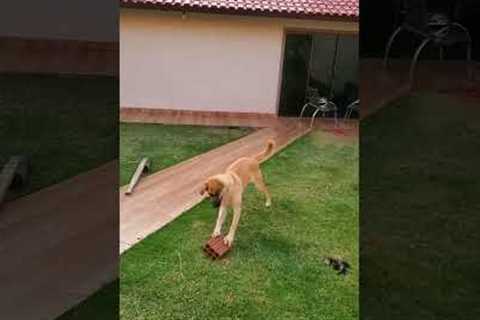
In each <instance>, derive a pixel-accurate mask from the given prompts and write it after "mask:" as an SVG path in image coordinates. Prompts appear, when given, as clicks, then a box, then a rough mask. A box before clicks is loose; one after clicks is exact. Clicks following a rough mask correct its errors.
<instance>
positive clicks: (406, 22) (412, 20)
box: [384, 0, 472, 86]
mask: <svg viewBox="0 0 480 320" xmlns="http://www.w3.org/2000/svg"><path fill="white" fill-rule="evenodd" d="M459 5H460V2H458V0H457V1H455V2H454V3H453V5H452V6H451V7H449V8H447V10H443V11H445V12H442V11H439V12H429V11H428V8H427V2H426V0H400V1H399V2H398V7H397V14H400V15H402V16H403V22H402V23H401V24H400V26H399V27H397V28H396V30H395V31H394V32H393V34H392V35H391V36H390V38H389V40H388V42H387V46H386V49H385V57H384V66H385V67H387V66H388V58H389V54H390V51H391V49H392V45H393V43H394V40H395V39H396V38H397V36H398V34H399V33H400V32H402V31H407V32H409V33H410V34H411V35H413V36H416V37H419V38H420V39H422V42H421V44H420V45H419V46H418V47H417V48H416V50H415V54H414V56H413V59H412V61H411V64H410V71H409V84H410V86H412V84H413V81H414V75H415V67H416V65H417V62H418V58H419V56H420V53H421V52H422V50H423V49H424V48H425V47H426V46H427V45H428V44H433V45H435V46H437V47H439V49H440V59H441V60H443V55H444V50H445V47H449V46H453V45H455V44H466V45H467V52H466V61H467V69H468V78H469V79H470V78H471V69H470V66H471V60H472V57H471V56H472V38H471V36H470V33H469V31H468V29H467V28H465V27H464V26H462V25H461V24H460V23H458V22H456V17H457V16H458V13H459V10H458V8H459Z"/></svg>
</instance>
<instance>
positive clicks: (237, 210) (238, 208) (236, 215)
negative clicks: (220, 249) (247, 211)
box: [224, 203, 242, 246]
mask: <svg viewBox="0 0 480 320" xmlns="http://www.w3.org/2000/svg"><path fill="white" fill-rule="evenodd" d="M241 213H242V204H241V203H239V204H236V205H235V206H234V207H233V221H232V225H231V226H230V231H229V232H228V234H227V236H226V237H225V239H224V241H225V244H226V245H227V246H231V245H232V244H233V240H234V238H235V232H236V231H237V227H238V222H239V221H240V215H241Z"/></svg>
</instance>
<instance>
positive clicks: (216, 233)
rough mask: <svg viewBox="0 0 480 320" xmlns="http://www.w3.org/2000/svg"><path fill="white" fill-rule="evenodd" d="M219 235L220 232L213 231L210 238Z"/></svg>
mask: <svg viewBox="0 0 480 320" xmlns="http://www.w3.org/2000/svg"><path fill="white" fill-rule="evenodd" d="M219 235H221V232H220V231H213V233H212V235H211V236H210V237H211V238H216V237H218V236H219Z"/></svg>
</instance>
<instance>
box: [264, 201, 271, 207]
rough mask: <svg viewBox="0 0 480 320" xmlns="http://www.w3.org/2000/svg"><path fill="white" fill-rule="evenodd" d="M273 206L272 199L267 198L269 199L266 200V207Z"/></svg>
mask: <svg viewBox="0 0 480 320" xmlns="http://www.w3.org/2000/svg"><path fill="white" fill-rule="evenodd" d="M271 206H272V201H270V200H267V201H266V202H265V207H267V208H270V207H271Z"/></svg>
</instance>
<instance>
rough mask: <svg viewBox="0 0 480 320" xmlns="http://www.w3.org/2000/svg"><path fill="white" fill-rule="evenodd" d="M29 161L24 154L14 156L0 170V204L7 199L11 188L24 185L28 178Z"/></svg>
mask: <svg viewBox="0 0 480 320" xmlns="http://www.w3.org/2000/svg"><path fill="white" fill-rule="evenodd" d="M27 174H28V162H27V159H26V158H25V157H23V156H13V157H11V158H10V160H9V161H8V162H7V163H6V164H5V166H4V167H3V169H2V171H1V172H0V205H1V204H2V203H3V200H4V199H5V195H6V194H7V191H8V189H9V188H11V187H12V186H13V185H14V184H15V185H22V184H24V183H25V182H26V180H27Z"/></svg>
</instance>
